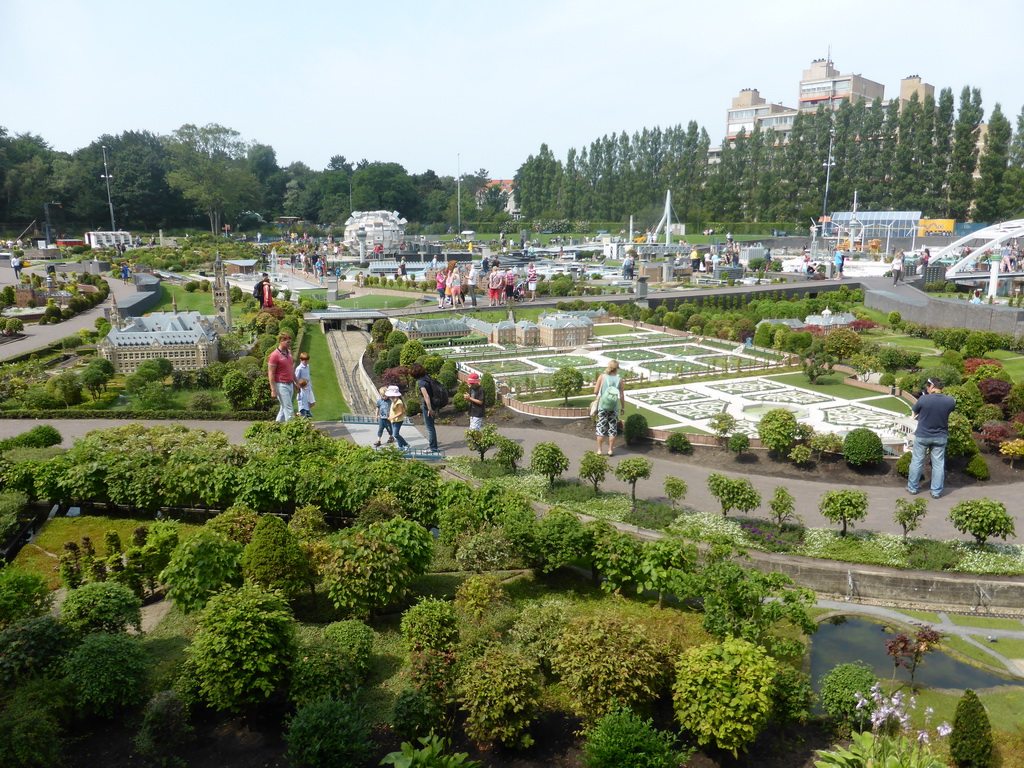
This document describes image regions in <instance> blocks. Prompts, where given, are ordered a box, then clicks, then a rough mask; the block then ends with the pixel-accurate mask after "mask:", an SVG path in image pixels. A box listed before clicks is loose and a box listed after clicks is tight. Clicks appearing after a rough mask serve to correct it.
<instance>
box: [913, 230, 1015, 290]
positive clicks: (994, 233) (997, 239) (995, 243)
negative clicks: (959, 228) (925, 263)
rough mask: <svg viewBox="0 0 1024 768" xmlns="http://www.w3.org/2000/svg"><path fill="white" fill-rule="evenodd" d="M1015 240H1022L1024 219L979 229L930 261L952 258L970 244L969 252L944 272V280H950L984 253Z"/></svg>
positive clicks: (943, 250) (946, 248)
mask: <svg viewBox="0 0 1024 768" xmlns="http://www.w3.org/2000/svg"><path fill="white" fill-rule="evenodd" d="M1016 238H1024V219H1013V220H1012V221H1002V222H1000V223H999V224H993V225H992V226H990V227H985V228H984V229H979V230H978V231H977V232H972V233H971V234H969V235H967V236H965V237H961V238H960V239H959V240H957V241H956V242H954V243H951V244H949V245H947V246H946V247H945V248H943V249H942V250H941V251H939V252H938V253H936V254H935V255H934V256H932V261H935V262H937V261H940V260H941V259H943V258H946V257H948V256H953V255H954V254H956V253H957V249H958V248H962V247H964V246H966V245H968V244H969V243H972V245H971V252H970V253H969V254H968V255H967V256H964V257H963V258H961V259H960V260H959V261H957V262H956V263H954V264H953V265H952V266H951V267H949V268H948V269H947V270H946V279H950V278H953V277H956V276H957V275H959V274H961V273H963V272H965V271H966V269H965V267H967V265H969V264H972V263H974V262H975V261H976V260H977V259H978V257H979V256H980V255H982V254H984V253H985V252H986V251H989V250H995V249H997V248H999V247H1000V246H1001V245H1002V244H1003V243H1005V242H1006V241H1007V240H1014V239H1016Z"/></svg>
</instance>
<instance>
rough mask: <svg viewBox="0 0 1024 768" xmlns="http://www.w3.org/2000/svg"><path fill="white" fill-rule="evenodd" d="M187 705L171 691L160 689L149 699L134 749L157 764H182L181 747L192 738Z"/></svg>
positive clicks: (192, 729) (183, 761) (192, 731)
mask: <svg viewBox="0 0 1024 768" xmlns="http://www.w3.org/2000/svg"><path fill="white" fill-rule="evenodd" d="M194 731H195V729H194V728H192V726H191V725H189V722H188V706H187V705H186V704H185V702H184V701H183V700H182V698H181V697H180V696H179V695H178V694H177V693H175V692H174V691H160V693H158V694H157V695H156V696H154V697H153V698H152V699H150V700H149V702H147V704H146V709H145V711H144V712H143V715H142V725H141V726H140V727H139V732H138V733H137V734H136V736H135V750H136V751H137V752H138V753H139V754H140V755H142V756H143V757H145V758H147V759H148V760H151V761H152V762H154V763H156V764H157V765H160V766H183V765H185V760H184V759H183V758H182V757H181V750H182V749H183V748H184V747H185V746H187V745H188V744H189V742H191V741H192V738H193V733H194Z"/></svg>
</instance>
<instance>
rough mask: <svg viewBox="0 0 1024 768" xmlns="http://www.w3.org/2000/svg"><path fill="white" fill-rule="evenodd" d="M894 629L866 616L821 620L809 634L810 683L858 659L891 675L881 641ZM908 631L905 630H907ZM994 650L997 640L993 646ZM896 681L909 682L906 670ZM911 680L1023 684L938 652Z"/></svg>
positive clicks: (958, 685) (936, 684)
mask: <svg viewBox="0 0 1024 768" xmlns="http://www.w3.org/2000/svg"><path fill="white" fill-rule="evenodd" d="M894 634H896V631H895V630H893V628H892V627H885V630H884V631H883V627H882V625H881V624H875V623H873V622H870V621H868V620H867V619H857V618H847V619H846V620H845V621H844V622H843V623H841V624H833V623H831V622H829V621H824V622H822V623H821V624H819V625H818V631H817V632H815V633H814V634H813V635H811V649H810V657H811V683H812V685H813V687H814V690H815V692H819V691H820V681H821V678H822V676H823V675H824V674H825V673H826V672H828V671H829V670H830V669H832V667H834V666H835V665H836V664H843V663H850V662H856V661H861V662H864V663H865V664H867V665H868V666H870V667H871V668H872V669H873V670H874V671H875V674H876V675H878V676H879V677H880V678H882V679H883V680H888V679H889V678H890V677H892V657H890V656H889V655H888V654H887V653H886V652H885V641H886V640H888V639H889V638H891V637H892V636H893V635H894ZM908 634H909V633H908ZM993 650H995V651H998V650H999V645H998V643H997V644H995V645H994V646H993ZM896 677H897V679H898V680H903V681H906V682H909V681H910V673H909V672H907V670H906V669H904V668H902V667H901V668H900V669H899V670H898V671H897V672H896ZM914 681H915V682H917V683H921V684H922V685H927V686H930V687H932V688H955V689H964V688H973V689H974V690H977V689H979V688H991V687H993V686H997V685H1024V680H1016V679H1013V678H1009V677H1000V676H999V675H994V674H992V673H991V672H986V671H985V670H983V669H978V668H977V667H972V666H971V665H970V664H967V663H965V662H962V661H958V660H956V659H954V658H953V657H951V656H947V655H946V654H945V653H943V652H942V651H935V652H934V653H930V654H928V655H927V656H925V659H924V661H923V663H922V664H921V665H920V666H918V668H917V672H916V674H915V675H914Z"/></svg>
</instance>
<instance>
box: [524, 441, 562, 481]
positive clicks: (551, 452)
mask: <svg viewBox="0 0 1024 768" xmlns="http://www.w3.org/2000/svg"><path fill="white" fill-rule="evenodd" d="M568 468H569V459H567V458H566V456H565V454H564V453H563V452H562V449H561V448H559V447H558V443H538V444H537V445H535V446H534V448H533V452H532V453H531V454H530V469H531V470H532V471H534V472H536V473H537V474H539V475H544V477H546V478H547V479H548V488H554V487H555V478H557V477H558V476H559V475H561V474H562V473H563V472H565V470H567V469H568Z"/></svg>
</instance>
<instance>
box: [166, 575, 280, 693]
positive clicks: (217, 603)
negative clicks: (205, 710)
mask: <svg viewBox="0 0 1024 768" xmlns="http://www.w3.org/2000/svg"><path fill="white" fill-rule="evenodd" d="M185 652H186V654H187V655H188V659H189V661H190V663H191V664H192V666H193V667H194V670H195V675H196V680H197V682H198V685H199V692H200V695H201V696H202V698H203V700H204V701H206V703H207V704H209V705H210V706H212V707H213V708H214V709H218V710H227V711H229V712H242V711H244V710H245V709H247V708H248V707H251V706H253V705H256V704H260V703H262V702H264V701H266V700H267V699H268V698H269V697H270V696H271V695H272V694H273V693H274V691H275V690H277V689H278V688H279V687H280V686H281V685H282V684H283V683H284V681H285V680H286V679H287V675H288V670H289V668H290V667H291V665H292V662H293V660H294V657H295V619H294V618H292V613H291V611H290V610H289V608H288V604H287V603H286V602H285V601H284V599H283V598H282V597H281V596H280V595H279V594H277V593H275V592H267V591H265V590H264V589H262V588H261V587H258V586H255V585H247V586H244V587H241V588H240V589H237V590H225V591H223V592H220V593H218V594H216V595H214V596H213V597H211V598H210V601H209V602H208V603H207V606H206V608H205V610H204V611H203V613H202V615H200V617H199V629H198V631H197V632H196V634H195V637H194V638H193V640H192V644H191V645H190V646H188V648H186V651H185Z"/></svg>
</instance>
